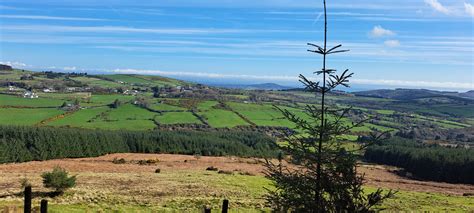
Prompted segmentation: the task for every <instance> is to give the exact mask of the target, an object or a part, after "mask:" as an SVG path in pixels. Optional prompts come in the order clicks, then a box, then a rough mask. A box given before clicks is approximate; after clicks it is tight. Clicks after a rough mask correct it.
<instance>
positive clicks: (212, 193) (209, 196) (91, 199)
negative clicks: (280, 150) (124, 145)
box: [0, 154, 474, 212]
mask: <svg viewBox="0 0 474 213" xmlns="http://www.w3.org/2000/svg"><path fill="white" fill-rule="evenodd" d="M120 158H124V159H125V160H126V163H125V164H115V163H113V162H112V161H113V160H114V159H120ZM140 160H144V161H146V160H149V161H150V162H151V163H150V164H147V165H140V164H139V161H140ZM154 160H158V161H157V162H156V163H154V162H153V161H154ZM142 164H143V163H142ZM54 166H61V167H63V168H66V169H67V170H68V171H70V173H71V174H73V175H77V186H76V187H75V188H74V189H72V190H69V191H68V192H67V193H66V194H65V195H63V196H61V197H57V198H52V199H51V198H49V200H50V203H51V207H50V209H51V211H52V212H85V211H87V212H91V211H93V212H96V211H114V210H119V211H132V212H137V211H138V212H150V211H153V212H155V211H176V210H178V211H184V210H186V211H189V210H194V211H198V209H200V208H202V206H204V205H209V206H212V207H213V208H216V209H217V208H218V207H219V206H220V203H221V201H222V200H223V199H224V198H227V199H229V200H230V202H231V209H232V210H233V211H235V212H253V211H255V210H254V209H257V211H258V210H265V202H264V199H262V196H263V195H264V194H265V193H266V189H265V188H271V185H270V183H269V182H268V181H267V180H266V179H265V178H264V177H263V174H262V172H263V169H264V168H263V167H262V165H261V163H260V160H258V159H244V158H236V157H198V156H185V155H165V154H112V155H106V156H101V157H97V158H81V159H63V160H50V161H44V162H28V163H20V164H3V165H0V212H2V211H3V212H9V211H10V212H15V211H20V210H21V209H20V207H21V201H22V199H21V197H19V196H18V194H19V192H20V191H21V190H20V182H21V179H23V178H28V179H29V180H30V181H31V182H32V184H33V191H36V192H48V189H45V188H43V187H42V186H41V185H42V184H41V177H40V175H41V173H42V172H44V171H48V170H51V169H52V168H53V167H54ZM210 166H213V167H216V168H218V169H219V170H221V171H225V172H220V173H219V172H218V171H206V168H207V167H210ZM157 168H159V169H160V170H161V171H160V173H155V170H156V169H157ZM359 171H360V172H362V173H365V174H366V179H367V184H366V185H367V186H366V188H367V190H368V191H370V190H374V189H375V188H376V187H381V188H384V189H395V190H399V192H398V194H397V196H396V197H395V198H393V199H390V200H388V201H386V202H385V203H384V204H383V207H384V208H388V209H389V210H431V211H459V212H472V211H474V198H473V197H466V196H463V194H466V193H470V194H474V186H473V185H462V184H447V183H435V182H424V181H416V180H410V179H406V178H403V177H400V176H398V175H396V174H395V173H394V171H396V168H387V167H382V166H371V165H363V166H361V167H360V168H359ZM229 172H232V173H233V174H228V173H229ZM39 200H40V198H36V199H35V203H38V202H39Z"/></svg>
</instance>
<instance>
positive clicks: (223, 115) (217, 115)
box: [198, 109, 250, 128]
mask: <svg viewBox="0 0 474 213" xmlns="http://www.w3.org/2000/svg"><path fill="white" fill-rule="evenodd" d="M198 114H199V115H200V116H202V117H203V118H204V119H206V120H207V122H208V123H209V124H210V125H211V126H212V127H215V128H221V127H230V128H232V127H235V126H244V125H250V124H249V123H247V122H245V121H244V120H243V119H242V118H240V117H239V116H238V115H236V114H235V113H233V112H231V111H227V110H223V109H212V110H209V111H206V112H203V113H202V112H200V113H198Z"/></svg>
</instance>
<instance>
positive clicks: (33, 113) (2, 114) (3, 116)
mask: <svg viewBox="0 0 474 213" xmlns="http://www.w3.org/2000/svg"><path fill="white" fill-rule="evenodd" d="M62 113H64V111H61V110H57V109H16V108H9V109H5V108H4V109H2V108H0V123H1V124H8V125H35V124H38V123H40V122H41V121H43V120H46V119H48V118H51V117H54V116H57V115H61V114H62Z"/></svg>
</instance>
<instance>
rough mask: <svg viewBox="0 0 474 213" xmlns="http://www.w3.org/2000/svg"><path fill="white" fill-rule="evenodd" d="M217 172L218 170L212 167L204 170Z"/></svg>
mask: <svg viewBox="0 0 474 213" xmlns="http://www.w3.org/2000/svg"><path fill="white" fill-rule="evenodd" d="M217 170H219V169H218V168H216V167H214V166H210V167H207V168H206V171H217Z"/></svg>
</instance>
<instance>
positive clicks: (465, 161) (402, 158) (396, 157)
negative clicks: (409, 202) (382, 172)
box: [364, 137, 474, 184]
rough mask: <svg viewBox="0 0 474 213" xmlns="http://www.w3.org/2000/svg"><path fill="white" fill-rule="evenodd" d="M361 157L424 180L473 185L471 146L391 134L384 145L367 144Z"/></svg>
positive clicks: (473, 159) (473, 156) (473, 170)
mask: <svg viewBox="0 0 474 213" xmlns="http://www.w3.org/2000/svg"><path fill="white" fill-rule="evenodd" d="M364 158H365V159H366V160H367V161H369V162H374V163H380V164H387V165H392V166H397V167H401V168H403V169H404V170H405V171H406V172H409V173H411V174H412V175H413V176H414V177H415V178H419V179H423V180H431V181H442V182H449V183H467V184H474V150H473V149H468V148H458V147H456V148H455V147H444V146H440V145H436V144H432V145H427V144H422V143H417V142H415V141H414V140H410V139H403V138H398V137H394V138H392V139H390V140H389V141H388V142H387V143H384V144H383V145H377V146H371V147H369V148H368V149H367V150H366V152H365V154H364Z"/></svg>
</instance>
